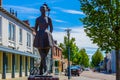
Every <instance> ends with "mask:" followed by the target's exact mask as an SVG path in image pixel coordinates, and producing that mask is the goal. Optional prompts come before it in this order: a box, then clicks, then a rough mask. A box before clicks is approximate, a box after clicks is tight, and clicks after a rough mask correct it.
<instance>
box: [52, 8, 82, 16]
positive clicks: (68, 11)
mask: <svg viewBox="0 0 120 80" xmlns="http://www.w3.org/2000/svg"><path fill="white" fill-rule="evenodd" d="M54 9H58V10H60V11H62V12H65V13H70V14H78V15H84V13H83V12H81V11H77V10H72V9H63V8H60V7H54Z"/></svg>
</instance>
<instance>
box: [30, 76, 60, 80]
mask: <svg viewBox="0 0 120 80" xmlns="http://www.w3.org/2000/svg"><path fill="white" fill-rule="evenodd" d="M28 80H59V78H58V77H53V76H41V75H30V76H29V77H28Z"/></svg>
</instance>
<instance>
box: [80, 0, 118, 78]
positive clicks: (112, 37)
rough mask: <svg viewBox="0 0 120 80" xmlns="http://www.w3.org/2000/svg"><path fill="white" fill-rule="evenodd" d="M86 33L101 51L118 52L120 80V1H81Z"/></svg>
mask: <svg viewBox="0 0 120 80" xmlns="http://www.w3.org/2000/svg"><path fill="white" fill-rule="evenodd" d="M79 1H80V5H81V10H82V11H83V13H84V14H85V17H84V18H83V19H81V21H82V22H83V24H84V25H85V26H84V28H85V32H86V33H87V36H89V37H90V38H91V40H92V41H93V43H96V44H97V45H98V46H99V47H100V48H101V50H106V51H111V50H112V49H115V50H116V80H120V62H119V61H120V56H119V49H120V36H119V35H120V1H119V0H79Z"/></svg>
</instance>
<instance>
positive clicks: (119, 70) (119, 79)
mask: <svg viewBox="0 0 120 80" xmlns="http://www.w3.org/2000/svg"><path fill="white" fill-rule="evenodd" d="M116 80H120V53H119V49H117V48H116Z"/></svg>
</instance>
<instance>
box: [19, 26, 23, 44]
mask: <svg viewBox="0 0 120 80" xmlns="http://www.w3.org/2000/svg"><path fill="white" fill-rule="evenodd" d="M19 42H20V43H22V29H21V28H20V29H19Z"/></svg>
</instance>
